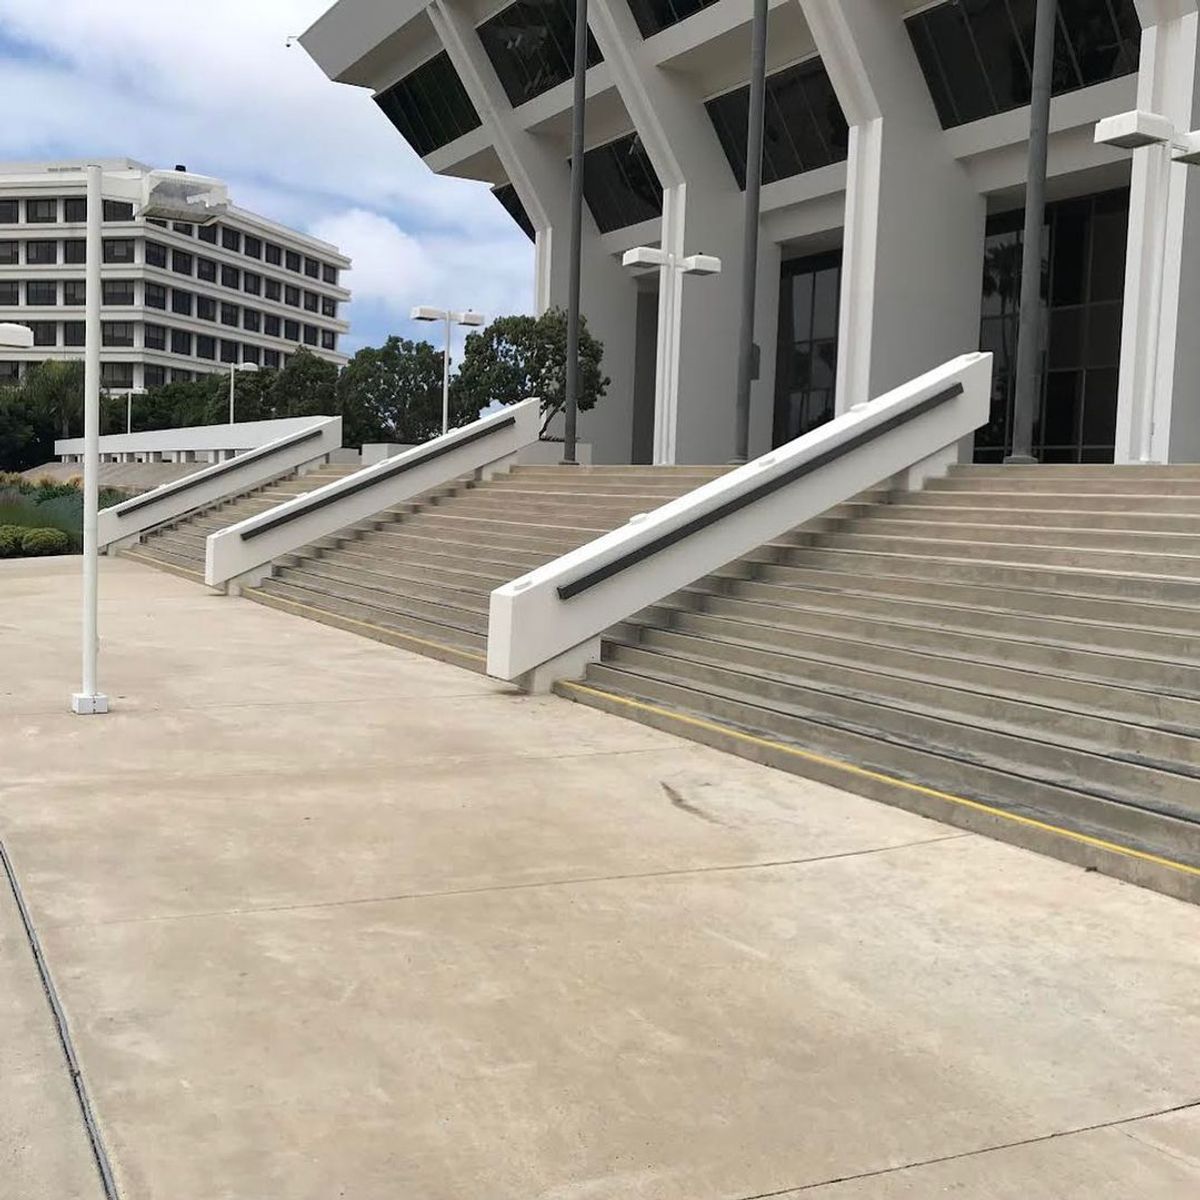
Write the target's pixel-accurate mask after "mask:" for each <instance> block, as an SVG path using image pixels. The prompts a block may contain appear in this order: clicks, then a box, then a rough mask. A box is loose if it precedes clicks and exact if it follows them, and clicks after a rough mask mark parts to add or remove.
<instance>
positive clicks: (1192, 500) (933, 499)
mask: <svg viewBox="0 0 1200 1200" xmlns="http://www.w3.org/2000/svg"><path fill="white" fill-rule="evenodd" d="M989 482H990V481H989ZM895 498H896V499H897V500H898V502H899V503H902V504H920V505H929V506H931V507H934V508H943V507H944V508H958V507H965V508H1005V509H1009V508H1022V509H1029V508H1032V509H1054V510H1057V511H1062V510H1064V509H1066V510H1075V511H1079V512H1138V513H1180V514H1188V513H1198V512H1200V495H1195V496H1194V495H1179V494H1177V493H1172V494H1170V495H1161V494H1159V493H1146V492H1139V493H1135V494H1129V493H1125V492H1120V493H1106V492H1075V491H1059V492H1050V491H1045V490H1039V491H1028V490H1025V489H1021V488H1018V489H1009V490H1007V491H996V490H992V489H990V488H989V489H988V490H986V491H984V490H981V489H980V488H957V489H947V488H940V489H935V490H932V491H922V492H898V493H896V497H895Z"/></svg>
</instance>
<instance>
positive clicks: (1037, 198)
mask: <svg viewBox="0 0 1200 1200" xmlns="http://www.w3.org/2000/svg"><path fill="white" fill-rule="evenodd" d="M1057 20H1058V3H1057V0H1037V28H1036V31H1035V33H1034V39H1033V87H1032V92H1031V96H1030V104H1029V164H1028V169H1027V182H1026V185H1025V233H1024V239H1025V240H1024V245H1023V246H1022V250H1021V317H1020V326H1019V331H1018V335H1017V394H1016V400H1015V402H1014V404H1013V420H1012V449H1011V450H1010V452H1009V454H1008V457H1007V458H1005V460H1004V461H1005V462H1007V463H1033V462H1037V459H1036V458H1034V457H1033V421H1034V417H1035V415H1036V413H1037V408H1038V399H1039V397H1040V395H1041V390H1042V386H1041V385H1042V347H1041V324H1042V248H1043V243H1044V241H1045V238H1044V233H1043V226H1044V224H1045V220H1046V155H1047V151H1048V146H1049V141H1050V93H1051V89H1052V87H1053V84H1054V27H1055V24H1056V23H1057Z"/></svg>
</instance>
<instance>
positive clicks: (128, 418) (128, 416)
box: [125, 388, 146, 433]
mask: <svg viewBox="0 0 1200 1200" xmlns="http://www.w3.org/2000/svg"><path fill="white" fill-rule="evenodd" d="M145 394H146V389H145V388H130V389H129V391H127V392H126V393H125V432H126V433H132V432H133V398H134V396H144V395H145Z"/></svg>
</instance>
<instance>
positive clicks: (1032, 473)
mask: <svg viewBox="0 0 1200 1200" xmlns="http://www.w3.org/2000/svg"><path fill="white" fill-rule="evenodd" d="M950 474H951V475H952V476H956V477H957V476H961V477H964V478H969V479H1020V480H1030V479H1033V480H1045V479H1057V480H1066V481H1069V482H1070V483H1071V484H1072V485H1074V484H1075V483H1076V482H1078V481H1080V480H1087V479H1123V480H1128V479H1157V480H1200V463H1170V464H1161V465H1160V464H1158V463H1129V464H1121V463H1037V464H1024V463H1011V464H1004V465H991V464H983V463H980V464H976V463H960V464H957V465H955V466H953V467H951V468H950Z"/></svg>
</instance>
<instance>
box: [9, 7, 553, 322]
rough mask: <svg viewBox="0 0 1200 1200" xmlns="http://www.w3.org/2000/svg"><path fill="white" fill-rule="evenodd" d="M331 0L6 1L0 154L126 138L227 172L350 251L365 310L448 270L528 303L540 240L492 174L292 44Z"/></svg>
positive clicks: (269, 211) (396, 307)
mask: <svg viewBox="0 0 1200 1200" xmlns="http://www.w3.org/2000/svg"><path fill="white" fill-rule="evenodd" d="M330 2H331V0H250V2H247V0H204V2H203V3H195V2H190V3H189V2H186V0H169V2H166V3H164V0H121V2H120V3H111V2H109V0H53V3H48V2H47V0H0V72H3V76H4V97H5V120H4V122H3V123H2V124H0V157H5V158H18V159H30V158H41V157H58V156H68V155H78V154H84V153H87V154H104V155H114V156H115V155H129V156H130V157H133V158H139V159H142V160H144V161H147V162H150V163H152V164H154V165H172V164H174V163H176V162H179V163H186V164H187V165H188V166H189V167H191V168H192V169H193V170H197V171H203V172H205V173H209V174H214V175H220V176H222V177H224V178H226V179H227V180H229V182H230V184H231V187H232V190H233V197H234V200H235V202H236V203H238V204H240V205H242V206H243V207H246V208H251V209H254V210H256V211H259V212H261V213H263V215H265V216H269V217H272V218H274V219H276V220H281V221H284V222H287V223H291V224H297V225H299V226H300V227H302V228H308V229H310V230H311V231H313V232H315V233H317V235H318V236H323V237H327V238H329V239H330V240H333V241H337V242H338V243H339V244H342V245H343V246H344V247H345V248H346V250H347V252H348V253H350V254H351V255H353V257H354V258H355V259H356V260H357V267H356V271H355V275H354V278H353V279H352V280H351V283H350V286H351V287H353V288H355V289H356V290H359V291H360V292H361V294H362V297H363V303H361V304H360V305H357V306H355V309H354V312H353V315H352V320H355V321H359V320H361V319H363V318H365V317H368V316H370V315H371V314H378V315H380V316H381V317H382V316H395V315H397V314H399V313H401V312H402V310H403V308H404V306H405V305H406V304H407V303H408V302H409V297H410V296H413V295H416V294H417V293H418V292H422V290H423V289H424V290H428V291H433V292H439V291H440V292H444V291H448V290H452V289H451V287H450V284H451V283H452V282H453V280H454V279H455V278H460V279H461V278H469V279H470V289H471V295H470V296H467V297H463V298H462V299H461V301H460V300H457V299H455V298H454V297H453V296H451V297H448V298H447V299H448V300H449V302H451V303H456V304H457V303H469V304H473V305H475V306H476V307H479V308H484V306H485V305H486V306H488V308H490V309H491V310H492V311H514V310H519V309H522V308H525V307H527V305H528V303H529V293H530V290H531V287H532V283H531V279H532V248H531V246H530V244H529V242H528V240H527V239H526V238H525V237H524V235H523V234H521V232H520V231H519V230H518V229H517V228H516V226H515V225H514V224H513V223H512V221H511V219H510V218H509V217H508V216H507V214H506V213H505V212H504V210H503V209H502V208H501V207H500V205H499V204H497V203H496V201H495V200H493V199H492V197H491V196H490V195H488V190H487V187H486V185H483V184H480V183H475V182H471V181H467V180H459V179H450V178H443V177H439V176H435V175H433V174H432V173H431V172H430V171H429V170H428V169H427V168H426V167H425V165H424V164H423V163H422V162H421V161H420V159H419V158H418V157H417V155H416V154H415V153H414V152H413V151H412V150H411V149H410V148H409V147H408V145H407V144H406V143H405V142H404V140H403V138H401V137H400V135H399V134H398V133H397V132H396V131H395V130H394V129H393V128H392V127H391V126H390V125H389V123H388V122H387V120H386V119H385V118H384V117H383V115H382V114H381V113H380V112H379V111H378V109H377V108H376V106H375V105H374V104H373V103H372V102H371V100H370V96H369V94H368V93H367V92H366V91H364V90H362V89H358V88H350V87H345V86H342V85H337V84H333V83H330V82H329V81H328V80H327V79H326V78H325V77H324V75H323V74H322V73H321V71H320V69H319V68H318V67H317V66H316V65H315V64H314V63H313V62H312V60H311V59H309V57H308V55H307V54H306V53H305V51H304V50H303V48H302V47H300V46H294V47H293V48H291V49H288V48H286V46H285V41H286V39H287V36H288V35H289V34H295V33H300V32H302V31H303V30H304V29H305V28H307V26H308V25H309V24H311V22H312V21H313V20H315V19H316V18H317V17H318V16H320V15H321V13H322V12H323V11H324V10H325V9H326V8H327V7H328V6H329V3H330ZM322 231H324V232H322ZM383 263H390V264H391V267H389V268H388V269H387V270H386V271H385V269H384V268H383V266H382V265H381V264H383ZM464 271H466V272H467V274H466V275H463V272H464ZM410 281H411V282H410ZM393 295H396V296H401V297H402V299H400V300H397V301H395V302H394V303H393V302H391V300H390V297H391V296H393ZM430 299H435V297H429V296H423V299H422V300H421V301H414V302H426V301H428V300H430ZM438 302H439V303H440V302H441V301H438ZM485 311H487V309H485ZM355 332H356V333H359V334H365V335H366V337H367V338H368V340H377V336H378V335H379V334H381V332H383V330H377V329H375V328H372V327H371V326H369V325H368V326H366V327H364V328H362V329H359V330H356V331H355ZM356 340H358V339H356Z"/></svg>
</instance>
